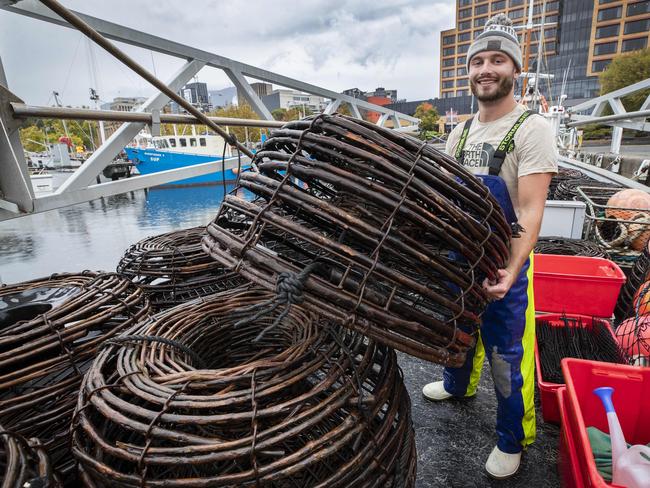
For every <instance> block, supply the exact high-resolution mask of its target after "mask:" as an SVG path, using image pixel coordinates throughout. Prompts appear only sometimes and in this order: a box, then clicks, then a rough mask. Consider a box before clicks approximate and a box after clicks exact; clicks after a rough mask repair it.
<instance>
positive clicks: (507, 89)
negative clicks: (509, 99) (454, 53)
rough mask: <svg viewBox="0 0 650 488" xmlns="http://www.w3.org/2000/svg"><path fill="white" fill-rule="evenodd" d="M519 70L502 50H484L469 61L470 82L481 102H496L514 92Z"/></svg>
mask: <svg viewBox="0 0 650 488" xmlns="http://www.w3.org/2000/svg"><path fill="white" fill-rule="evenodd" d="M518 73H519V71H518V70H517V67H516V66H515V63H514V62H513V61H512V59H510V56H508V55H507V54H505V53H502V52H501V51H482V52H480V53H477V54H475V55H474V56H473V57H472V60H471V61H470V63H469V83H470V87H471V89H472V93H473V94H474V96H475V97H476V98H477V99H478V100H479V101H481V102H495V101H497V100H500V99H501V98H503V97H505V96H508V95H509V94H511V93H512V90H513V86H514V81H515V78H516V77H517V75H518Z"/></svg>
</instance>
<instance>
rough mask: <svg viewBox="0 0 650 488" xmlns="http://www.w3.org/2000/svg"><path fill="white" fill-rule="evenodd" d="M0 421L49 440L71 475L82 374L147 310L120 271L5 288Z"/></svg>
mask: <svg viewBox="0 0 650 488" xmlns="http://www.w3.org/2000/svg"><path fill="white" fill-rule="evenodd" d="M0 302H2V305H3V307H2V310H1V311H0V424H2V426H3V427H4V428H5V429H7V431H9V432H14V433H17V434H20V435H21V436H23V437H25V438H31V437H37V438H39V439H40V440H41V441H42V442H43V447H44V448H45V449H47V451H48V452H49V454H50V456H51V457H52V462H53V463H54V466H55V467H56V468H57V469H58V470H59V471H60V472H61V473H62V474H63V475H67V474H68V473H69V472H70V470H71V468H72V467H73V465H72V457H71V456H70V453H69V428H70V419H71V418H72V413H73V411H74V408H75V404H76V398H77V393H78V390H79V387H80V385H81V380H82V377H83V374H84V373H85V372H86V371H87V369H88V368H89V367H90V364H91V362H92V360H93V358H94V356H95V353H96V352H97V349H98V347H99V345H100V344H101V343H102V341H104V340H105V339H106V338H109V337H112V336H114V335H116V334H117V333H119V332H121V331H122V330H124V329H125V328H127V327H129V326H131V325H133V324H135V323H136V322H137V321H138V319H140V318H142V317H144V316H145V315H146V314H148V313H149V305H148V302H147V300H146V297H145V296H144V293H143V292H142V290H140V289H139V288H137V287H136V286H135V285H133V284H132V283H131V282H129V281H128V280H126V279H124V278H122V277H120V276H117V275H116V274H97V273H91V272H85V273H83V274H61V275H53V276H51V277H50V278H46V279H40V280H34V281H28V282H24V283H18V284H14V285H9V286H4V287H2V288H0Z"/></svg>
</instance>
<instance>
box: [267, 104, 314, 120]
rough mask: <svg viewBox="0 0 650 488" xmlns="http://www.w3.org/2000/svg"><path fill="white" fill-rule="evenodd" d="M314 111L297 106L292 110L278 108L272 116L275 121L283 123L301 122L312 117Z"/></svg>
mask: <svg viewBox="0 0 650 488" xmlns="http://www.w3.org/2000/svg"><path fill="white" fill-rule="evenodd" d="M312 114H313V111H312V110H311V109H310V108H309V107H305V106H297V107H292V108H290V109H286V108H276V109H275V110H274V111H273V112H271V115H273V118H274V119H275V120H280V121H283V122H288V121H290V120H299V119H302V118H304V117H307V116H308V115H312Z"/></svg>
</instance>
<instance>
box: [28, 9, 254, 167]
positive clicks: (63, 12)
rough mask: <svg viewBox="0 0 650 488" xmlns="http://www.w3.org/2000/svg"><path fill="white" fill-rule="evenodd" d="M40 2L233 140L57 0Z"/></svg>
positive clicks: (242, 150)
mask: <svg viewBox="0 0 650 488" xmlns="http://www.w3.org/2000/svg"><path fill="white" fill-rule="evenodd" d="M39 1H40V2H41V3H42V4H43V5H45V6H46V7H48V8H49V9H51V10H52V11H53V12H55V13H56V14H57V15H59V16H60V17H61V18H63V19H64V20H66V21H68V22H69V23H70V24H71V25H73V26H74V27H76V28H77V29H79V31H81V32H82V33H83V34H85V35H86V36H88V37H89V38H90V39H92V40H93V41H95V43H97V44H98V45H100V46H101V47H102V48H104V49H105V50H106V51H107V52H108V53H110V54H112V55H113V56H115V57H116V58H117V59H119V60H120V61H122V62H123V63H124V64H126V65H127V66H128V67H129V68H131V69H132V70H133V71H135V72H136V73H137V74H139V75H140V76H142V77H143V78H144V79H145V80H147V81H148V82H149V83H151V84H152V85H153V86H155V87H156V88H158V89H159V90H160V91H161V92H162V93H164V94H165V95H167V96H168V97H169V98H171V99H172V100H174V101H175V102H176V103H178V104H179V105H180V106H181V107H183V108H184V109H185V110H187V111H188V112H189V113H191V114H192V115H193V116H194V117H196V118H197V119H199V120H200V121H202V122H203V123H204V124H205V125H207V126H208V127H210V128H211V129H212V130H214V131H215V132H216V133H217V134H219V135H220V136H222V137H223V138H224V139H226V140H228V141H231V138H230V137H229V136H228V134H226V132H225V131H224V130H223V129H222V128H221V127H219V126H218V125H217V124H215V123H214V122H212V121H211V120H210V119H209V118H208V117H206V116H205V115H204V114H203V113H201V112H200V111H199V110H197V109H196V108H194V107H193V106H192V104H191V103H188V102H187V100H185V99H184V98H183V97H181V96H180V95H178V93H176V92H174V91H173V90H171V89H170V88H169V87H168V86H167V85H165V84H164V83H163V82H161V81H160V80H159V79H158V78H156V77H155V76H153V75H152V74H151V73H149V72H148V71H147V70H146V69H144V68H143V67H142V66H140V65H139V64H138V63H137V62H136V61H134V60H133V59H131V58H130V57H129V56H128V55H127V54H126V53H124V52H122V51H121V50H120V49H119V48H118V47H117V46H115V45H114V44H113V43H112V42H110V41H109V40H108V39H106V38H105V37H104V36H102V35H101V34H100V33H99V32H97V31H96V30H95V29H93V28H92V27H91V26H90V25H88V24H87V23H86V22H84V21H83V20H82V19H80V18H79V17H78V16H76V15H75V14H73V13H72V12H71V11H70V10H68V9H67V8H65V7H64V6H63V5H61V4H60V3H59V2H58V1H57V0H39ZM231 142H233V143H234V144H235V145H236V146H237V148H239V150H240V151H241V152H243V153H244V154H246V155H247V156H248V157H250V158H253V157H254V154H253V153H252V152H251V151H250V150H249V149H248V148H246V147H245V146H244V145H243V144H241V143H239V141H236V140H235V141H231Z"/></svg>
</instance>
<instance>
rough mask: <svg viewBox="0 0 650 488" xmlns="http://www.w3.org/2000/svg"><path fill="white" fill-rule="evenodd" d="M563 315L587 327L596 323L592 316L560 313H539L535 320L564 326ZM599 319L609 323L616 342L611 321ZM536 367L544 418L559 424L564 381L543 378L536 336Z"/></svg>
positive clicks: (545, 420) (609, 328)
mask: <svg viewBox="0 0 650 488" xmlns="http://www.w3.org/2000/svg"><path fill="white" fill-rule="evenodd" d="M563 317H566V318H569V319H576V320H577V321H579V322H580V323H581V324H582V325H583V326H584V327H587V328H591V327H592V326H593V323H594V318H593V317H591V316H586V315H576V314H559V313H551V314H542V315H537V316H536V317H535V322H540V321H543V322H549V323H550V324H551V326H555V325H557V326H558V327H559V326H564V321H563V320H562V318H563ZM597 320H598V321H600V322H605V323H606V324H607V326H608V330H609V331H610V333H611V334H612V338H613V339H614V341H615V342H616V337H615V336H614V331H612V328H611V326H610V324H609V322H608V321H607V320H604V319H597ZM535 369H536V371H537V387H538V388H539V396H540V400H541V403H542V418H543V419H544V422H547V423H551V424H558V423H560V409H559V406H558V398H557V390H558V389H559V388H561V387H563V386H564V383H551V382H548V381H544V380H543V379H542V367H541V361H540V359H539V350H538V349H537V338H535Z"/></svg>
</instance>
